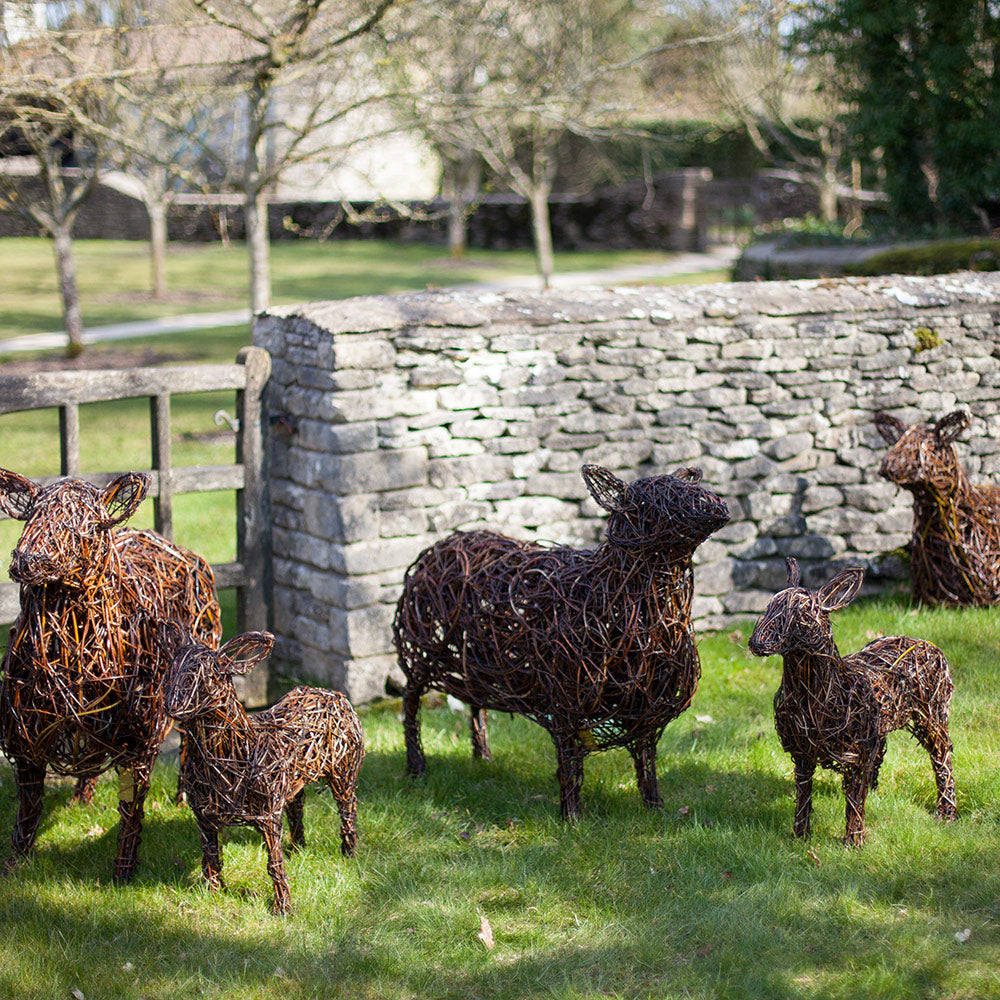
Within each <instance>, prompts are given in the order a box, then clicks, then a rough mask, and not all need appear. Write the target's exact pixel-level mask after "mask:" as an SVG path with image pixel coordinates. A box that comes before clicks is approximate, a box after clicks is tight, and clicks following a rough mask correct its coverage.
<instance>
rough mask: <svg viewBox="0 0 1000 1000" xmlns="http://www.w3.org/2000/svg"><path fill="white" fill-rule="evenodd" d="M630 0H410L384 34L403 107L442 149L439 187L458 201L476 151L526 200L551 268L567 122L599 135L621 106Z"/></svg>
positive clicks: (629, 57) (629, 55) (633, 6)
mask: <svg viewBox="0 0 1000 1000" xmlns="http://www.w3.org/2000/svg"><path fill="white" fill-rule="evenodd" d="M638 6H639V5H637V3H635V2H631V0H590V2H588V3H565V2H563V0H436V2H431V3H428V2H425V3H419V4H414V5H411V8H410V10H409V20H408V22H407V23H406V26H405V30H400V31H399V32H397V33H396V34H394V35H392V36H387V37H386V38H385V43H386V55H387V56H388V57H390V58H391V59H392V69H393V72H394V73H397V74H399V75H401V76H402V77H403V78H404V79H405V81H406V83H407V87H406V90H407V92H408V98H407V101H406V107H407V109H408V118H409V120H410V122H411V123H412V125H413V126H414V127H416V128H418V129H419V130H420V131H421V132H422V133H423V134H424V135H425V136H426V137H427V139H428V140H429V142H430V143H431V144H432V145H433V146H434V147H435V149H436V150H437V151H438V153H439V155H440V156H441V159H442V162H443V166H444V171H445V191H446V195H448V196H450V198H451V200H452V203H453V205H455V206H457V207H456V209H455V212H456V214H457V212H459V211H464V204H463V201H462V189H463V186H464V185H463V183H462V181H461V180H460V172H461V170H462V169H465V165H466V164H470V163H473V162H475V161H476V160H479V159H481V160H482V161H484V162H485V163H486V165H487V166H488V167H489V168H490V170H492V171H493V172H494V174H495V175H496V176H497V177H498V178H499V179H500V180H501V181H502V182H503V183H505V184H507V185H509V187H510V188H511V189H513V190H514V191H515V192H517V193H518V194H520V195H521V196H523V197H524V198H525V199H526V200H527V201H528V203H529V205H530V208H531V219H532V233H533V238H534V245H535V252H536V257H537V263H538V269H539V273H540V274H541V277H542V281H543V284H544V285H545V286H547V285H548V283H549V279H550V278H551V276H552V270H553V255H552V235H551V228H550V225H549V196H550V195H551V193H552V184H553V180H554V178H555V174H556V167H557V160H556V151H557V148H558V146H559V142H560V139H561V138H562V137H563V136H565V134H566V133H567V132H574V133H577V134H580V135H597V134H600V133H601V132H603V131H604V130H607V129H608V128H609V127H611V126H612V125H613V124H614V123H615V122H617V121H619V120H620V119H621V117H622V115H623V114H624V112H625V109H626V108H627V100H626V99H625V94H624V86H625V84H624V81H625V79H626V76H627V74H628V71H629V70H630V69H631V68H632V66H633V63H634V56H633V54H634V49H635V39H634V37H633V36H632V34H631V28H632V25H633V21H634V18H635V15H636V12H637V9H638Z"/></svg>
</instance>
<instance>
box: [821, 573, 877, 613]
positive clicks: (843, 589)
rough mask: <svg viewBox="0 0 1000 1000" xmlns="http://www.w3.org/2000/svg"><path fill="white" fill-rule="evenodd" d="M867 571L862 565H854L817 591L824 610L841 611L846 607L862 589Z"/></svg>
mask: <svg viewBox="0 0 1000 1000" xmlns="http://www.w3.org/2000/svg"><path fill="white" fill-rule="evenodd" d="M864 579H865V571H864V570H863V569H862V568H861V567H860V566H852V567H851V568H850V569H845V570H844V572H843V573H838V574H837V575H836V576H835V577H834V578H833V579H832V580H831V581H830V582H829V583H825V584H824V585H823V586H822V587H820V589H819V590H817V591H816V599H817V600H818V601H819V606H820V607H821V608H822V609H823V610H824V611H839V610H840V608H846V607H847V605H848V604H850V603H851V601H853V600H854V598H855V597H857V596H858V591H859V590H861V584H862V583H863V582H864Z"/></svg>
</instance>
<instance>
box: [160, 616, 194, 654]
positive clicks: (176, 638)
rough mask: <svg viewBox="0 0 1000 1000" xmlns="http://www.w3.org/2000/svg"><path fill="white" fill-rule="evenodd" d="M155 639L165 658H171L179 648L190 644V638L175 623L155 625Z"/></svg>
mask: <svg viewBox="0 0 1000 1000" xmlns="http://www.w3.org/2000/svg"><path fill="white" fill-rule="evenodd" d="M156 638H157V641H158V642H159V644H160V649H162V650H163V652H164V653H166V655H167V656H173V655H174V654H175V653H176V652H177V651H178V650H179V649H180V648H181V646H186V645H188V644H190V642H191V641H192V640H191V636H190V635H189V634H188V633H187V632H185V631H184V629H183V628H181V626H180V625H178V624H177V622H175V621H169V620H168V621H160V622H157V623H156Z"/></svg>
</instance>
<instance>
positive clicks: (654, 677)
mask: <svg viewBox="0 0 1000 1000" xmlns="http://www.w3.org/2000/svg"><path fill="white" fill-rule="evenodd" d="M583 478H584V481H585V482H586V484H587V488H588V490H589V491H590V494H591V496H592V497H593V498H594V500H595V501H596V502H597V503H598V504H599V505H600V506H601V507H603V508H604V509H605V510H607V511H609V513H610V515H611V516H610V519H609V521H608V527H607V535H606V538H605V539H604V540H603V541H602V543H601V544H600V545H599V546H598V547H597V548H595V549H590V550H580V549H573V548H569V547H566V546H547V545H542V544H536V543H528V542H520V541H514V540H512V539H510V538H506V537H504V536H502V535H498V534H493V533H491V532H485V531H480V532H468V533H465V532H456V533H454V534H452V535H450V536H449V537H447V538H445V539H443V540H442V541H440V542H438V543H437V544H436V545H433V546H432V547H430V548H429V549H426V550H425V551H424V552H423V553H422V554H421V555H420V556H419V557H418V558H417V560H416V561H415V562H414V563H413V565H412V566H410V568H409V569H408V570H407V573H406V577H405V581H404V585H403V592H402V595H401V597H400V599H399V603H398V605H397V609H396V617H395V622H394V636H395V643H396V650H397V652H398V655H399V662H400V665H401V667H402V670H403V673H404V674H405V675H406V678H407V684H406V690H405V693H404V697H403V711H404V723H403V725H404V729H405V737H406V762H407V769H408V771H409V772H410V774H412V775H418V774H420V773H422V772H423V771H424V769H425V757H424V753H423V749H422V747H421V743H420V728H419V718H418V712H419V709H420V698H421V696H422V694H423V693H424V692H425V691H426V690H428V689H429V688H438V689H442V690H444V691H446V692H448V693H449V694H451V695H453V696H454V697H456V698H459V699H461V700H462V701H464V702H466V703H467V704H468V705H469V707H470V710H471V734H472V747H473V753H474V755H475V756H478V757H482V758H487V759H488V758H489V757H490V751H489V744H488V741H487V733H486V709H490V708H492V709H498V710H500V711H505V712H515V713H517V714H519V715H524V716H526V717H527V718H529V719H532V720H533V721H535V722H537V723H538V724H539V725H541V726H543V727H544V728H545V729H546V730H548V732H549V734H550V735H551V737H552V740H553V742H554V744H555V750H556V762H557V769H556V776H557V779H558V782H559V786H560V793H561V807H562V814H563V817H564V818H568V819H574V818H575V817H576V816H577V815H578V813H579V809H580V786H581V783H582V780H583V759H584V757H585V756H586V754H588V753H590V752H592V751H595V750H604V749H607V748H609V747H625V748H626V749H627V750H628V751H629V753H630V754H631V756H632V758H633V760H634V763H635V769H636V776H637V779H638V785H639V792H640V795H641V796H642V799H643V801H644V802H645V803H646V804H647V805H648V806H659V805H660V804H661V801H662V800H661V798H660V793H659V787H658V783H657V777H656V744H657V741H658V740H659V738H660V735H661V734H662V732H663V729H664V727H665V726H666V725H667V723H668V722H670V721H671V720H672V719H674V718H676V717H677V716H678V715H680V714H681V712H683V711H684V710H685V709H686V708H687V707H688V705H689V704H690V702H691V699H692V697H693V695H694V693H695V689H696V687H697V684H698V678H699V675H700V667H699V661H698V653H697V650H696V648H695V643H694V637H693V633H692V628H691V621H690V612H691V598H692V568H691V557H692V554H693V552H694V550H695V549H696V548H697V546H698V545H699V544H700V543H701V542H703V541H704V540H705V539H706V538H707V537H708V536H709V535H710V534H712V532H713V531H716V530H718V529H719V528H721V527H722V526H723V525H724V524H725V523H726V522H727V521H728V518H729V513H728V510H727V507H726V503H725V501H724V500H722V499H721V498H720V497H718V496H716V495H715V494H714V493H712V492H711V491H709V490H707V489H705V488H704V487H702V486H701V485H699V483H700V479H701V473H700V471H699V470H697V469H679V470H678V471H677V472H676V473H674V474H673V475H658V476H653V477H650V478H646V479H639V480H637V481H635V482H633V483H631V484H629V485H626V484H625V483H624V482H622V481H621V480H620V479H618V478H617V477H616V476H614V475H612V474H611V473H610V472H608V471H607V470H605V469H602V468H600V467H598V466H593V465H588V466H584V468H583Z"/></svg>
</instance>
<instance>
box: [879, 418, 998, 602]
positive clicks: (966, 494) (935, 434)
mask: <svg viewBox="0 0 1000 1000" xmlns="http://www.w3.org/2000/svg"><path fill="white" fill-rule="evenodd" d="M969 422H970V417H969V414H968V413H967V412H966V411H965V410H955V411H954V412H953V413H949V414H948V415H947V416H946V417H942V418H941V419H940V420H939V421H938V422H937V423H936V424H916V425H914V426H913V427H907V426H906V424H904V423H903V421H902V420H899V419H897V418H896V417H892V416H889V414H887V413H877V414H876V415H875V425H876V427H878V430H879V433H880V434H881V435H882V437H883V438H884V439H885V441H886V442H887V443H888V444H889V445H891V447H890V449H889V451H888V452H887V453H886V456H885V458H884V459H883V461H882V469H881V472H882V475H883V476H884V477H885V478H886V479H888V480H889V481H890V482H893V483H895V484H896V485H897V486H900V487H902V488H903V489H904V490H908V491H909V492H910V493H912V494H913V540H912V545H911V551H910V575H911V578H912V581H913V597H914V599H915V600H918V601H924V602H926V603H928V604H946V605H968V604H975V605H980V606H984V607H985V606H989V605H992V604H1000V489H998V488H997V487H994V486H973V485H972V484H971V483H970V482H969V476H968V473H967V472H966V471H965V469H963V468H962V465H961V464H960V462H959V461H958V456H957V455H956V454H955V448H954V445H953V442H954V441H955V439H956V438H957V437H958V436H959V434H961V433H962V432H963V431H965V430H966V429H967V428H968V426H969Z"/></svg>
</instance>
